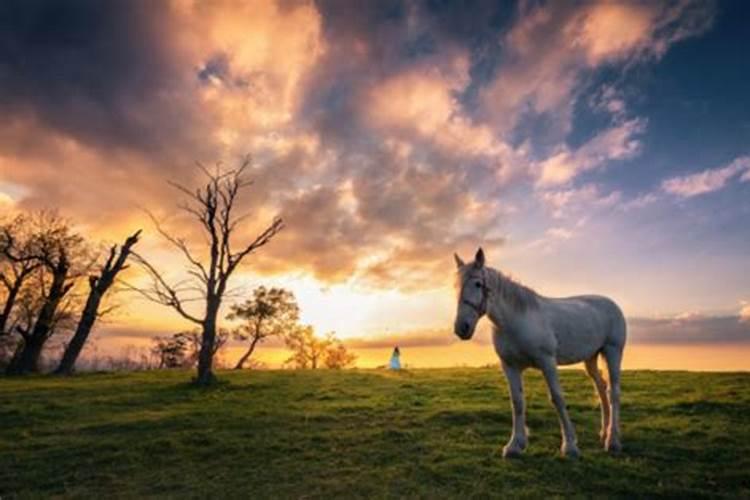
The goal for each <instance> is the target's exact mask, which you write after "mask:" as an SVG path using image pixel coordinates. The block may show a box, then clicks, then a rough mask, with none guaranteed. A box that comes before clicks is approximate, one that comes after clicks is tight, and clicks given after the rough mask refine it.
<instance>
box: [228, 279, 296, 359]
mask: <svg viewBox="0 0 750 500" xmlns="http://www.w3.org/2000/svg"><path fill="white" fill-rule="evenodd" d="M227 319H230V320H234V319H241V320H244V323H243V324H242V325H240V326H239V327H238V328H236V329H235V330H234V331H233V332H232V334H233V336H234V338H235V339H237V340H241V341H244V342H247V341H249V342H250V345H249V346H248V348H247V351H245V354H243V355H242V357H241V358H240V359H239V361H237V364H236V365H235V367H234V369H235V370H241V369H242V368H243V367H244V366H245V363H246V362H247V360H248V359H249V358H250V356H252V354H253V352H254V351H255V348H256V346H257V345H258V344H259V343H260V342H263V341H264V340H265V339H267V338H268V337H273V336H275V335H283V334H284V333H286V332H290V331H291V330H292V329H293V328H294V327H295V325H296V324H297V321H298V320H299V307H298V306H297V301H296V300H295V298H294V294H293V293H292V292H290V291H288V290H284V289H283V288H271V289H268V288H266V287H264V286H260V287H258V288H256V289H255V290H254V291H253V297H252V298H251V299H247V300H246V301H245V302H244V303H242V304H235V305H233V306H232V312H231V314H230V315H229V316H227Z"/></svg>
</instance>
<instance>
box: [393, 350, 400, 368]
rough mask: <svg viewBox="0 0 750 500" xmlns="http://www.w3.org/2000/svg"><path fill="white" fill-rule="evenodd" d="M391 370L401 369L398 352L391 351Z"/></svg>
mask: <svg viewBox="0 0 750 500" xmlns="http://www.w3.org/2000/svg"><path fill="white" fill-rule="evenodd" d="M390 368H391V370H400V369H401V357H400V355H399V354H396V353H395V352H394V353H393V356H391V364H390Z"/></svg>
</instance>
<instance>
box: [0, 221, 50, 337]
mask: <svg viewBox="0 0 750 500" xmlns="http://www.w3.org/2000/svg"><path fill="white" fill-rule="evenodd" d="M37 243H38V238H36V237H35V235H34V233H33V231H32V222H31V220H30V219H29V217H28V216H27V215H24V214H19V215H18V216H16V217H15V218H14V219H13V220H11V221H9V222H7V223H5V224H3V225H2V226H1V227H0V284H1V285H2V286H3V289H2V295H0V296H1V297H2V298H3V300H4V303H3V307H2V309H1V310H0V337H10V336H11V335H12V333H13V325H12V324H10V323H11V315H12V313H13V308H14V307H15V305H16V300H17V299H18V295H19V293H21V289H22V288H23V286H24V284H25V283H26V281H27V280H28V279H29V278H30V277H31V275H32V273H33V272H34V271H35V270H37V269H38V268H39V267H40V266H41V265H42V261H41V259H40V255H39V248H38V245H37Z"/></svg>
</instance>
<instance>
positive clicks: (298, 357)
mask: <svg viewBox="0 0 750 500" xmlns="http://www.w3.org/2000/svg"><path fill="white" fill-rule="evenodd" d="M284 340H285V341H286V346H287V348H288V349H289V350H290V351H292V355H291V357H289V359H287V360H286V362H285V364H286V365H289V366H293V367H295V368H302V369H305V368H310V369H313V370H315V369H317V368H320V367H321V366H325V367H326V368H346V367H347V366H350V365H352V364H353V363H354V361H355V360H356V359H357V357H356V355H354V354H353V353H351V352H349V350H348V349H347V348H346V346H345V345H344V344H343V343H342V342H341V341H340V340H339V339H338V338H336V334H335V333H333V332H329V333H327V334H326V335H325V336H324V337H318V336H317V335H315V329H313V327H312V326H310V325H304V326H298V327H297V328H294V329H293V330H292V331H291V332H290V333H288V334H287V335H286V336H285V337H284Z"/></svg>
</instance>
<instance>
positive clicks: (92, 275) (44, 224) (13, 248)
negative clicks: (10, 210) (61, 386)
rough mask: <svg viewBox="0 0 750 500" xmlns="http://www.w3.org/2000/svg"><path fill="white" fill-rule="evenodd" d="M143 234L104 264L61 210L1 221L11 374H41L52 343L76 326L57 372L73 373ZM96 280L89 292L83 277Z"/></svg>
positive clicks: (2, 360)
mask: <svg viewBox="0 0 750 500" xmlns="http://www.w3.org/2000/svg"><path fill="white" fill-rule="evenodd" d="M139 234H140V231H138V232H136V233H135V234H133V235H132V236H130V237H128V238H127V239H126V240H125V243H124V244H123V245H121V246H119V247H118V246H116V245H115V246H113V247H111V249H110V251H109V254H108V257H107V258H106V260H104V262H101V261H100V259H99V258H98V257H97V256H96V255H94V252H93V251H92V249H91V247H90V245H89V244H88V243H87V242H86V241H85V239H84V238H83V237H82V236H81V235H80V234H78V233H76V232H75V231H74V230H73V228H72V226H71V224H70V223H69V222H68V221H67V220H65V219H63V218H62V217H60V216H59V215H57V214H56V213H55V212H50V211H41V212H37V213H33V214H19V215H17V216H15V217H14V218H12V219H11V220H9V221H5V222H3V223H2V225H0V284H2V288H1V289H0V299H2V304H3V306H2V312H1V313H0V314H1V315H0V364H2V365H3V366H4V368H5V371H6V373H8V374H13V375H23V374H26V373H33V372H38V371H39V370H40V360H41V356H42V352H43V350H44V348H45V346H47V345H48V343H49V341H50V339H52V338H53V337H54V336H56V335H59V334H61V333H63V332H71V331H73V332H74V333H73V337H72V338H71V339H70V341H69V342H68V343H67V345H66V347H65V350H64V353H63V357H62V360H61V362H60V364H59V365H58V366H57V369H56V370H55V371H56V373H59V374H69V373H71V372H72V370H73V367H74V366H75V362H76V360H77V359H78V356H79V355H80V353H81V350H82V348H83V346H84V344H85V343H86V340H87V339H88V337H89V335H90V333H91V330H92V328H93V326H94V324H95V322H96V319H97V318H98V317H100V316H101V315H102V314H104V313H106V310H100V306H101V303H102V299H103V298H104V296H105V295H106V293H107V291H108V290H109V289H110V287H111V286H112V284H113V283H114V281H115V278H116V276H117V274H118V273H119V272H120V271H122V270H123V269H124V268H125V267H126V264H125V262H126V260H127V259H128V256H129V253H130V251H131V248H132V246H133V245H135V244H136V243H137V241H138V236H139ZM85 277H88V280H87V282H88V290H85V289H83V287H82V286H81V282H82V281H85V280H84V278H85Z"/></svg>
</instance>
